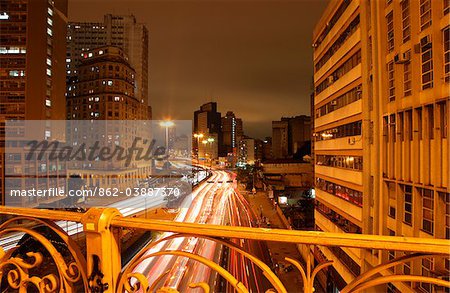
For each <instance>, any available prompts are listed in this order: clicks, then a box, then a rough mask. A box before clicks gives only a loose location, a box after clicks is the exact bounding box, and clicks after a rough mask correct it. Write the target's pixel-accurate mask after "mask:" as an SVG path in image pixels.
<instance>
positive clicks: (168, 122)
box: [159, 120, 175, 154]
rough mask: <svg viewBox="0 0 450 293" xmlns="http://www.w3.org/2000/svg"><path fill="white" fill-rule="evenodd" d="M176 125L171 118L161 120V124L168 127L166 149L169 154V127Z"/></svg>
mask: <svg viewBox="0 0 450 293" xmlns="http://www.w3.org/2000/svg"><path fill="white" fill-rule="evenodd" d="M174 125H175V123H174V122H173V121H170V120H164V121H161V122H159V126H161V127H165V128H166V151H167V154H169V127H172V126H174Z"/></svg>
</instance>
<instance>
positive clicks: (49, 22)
mask: <svg viewBox="0 0 450 293" xmlns="http://www.w3.org/2000/svg"><path fill="white" fill-rule="evenodd" d="M47 23H48V25H50V26H52V25H53V20H52V19H51V18H49V17H47Z"/></svg>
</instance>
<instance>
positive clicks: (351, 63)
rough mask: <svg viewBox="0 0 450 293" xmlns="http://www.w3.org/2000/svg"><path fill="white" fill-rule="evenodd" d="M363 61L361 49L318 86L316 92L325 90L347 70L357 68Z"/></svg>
mask: <svg viewBox="0 0 450 293" xmlns="http://www.w3.org/2000/svg"><path fill="white" fill-rule="evenodd" d="M360 63H361V50H358V52H356V53H355V54H353V56H352V57H350V58H349V59H348V60H347V61H345V62H344V64H342V65H341V66H339V67H338V68H337V69H336V70H335V71H333V73H332V74H331V75H330V76H328V77H327V78H326V79H325V80H324V81H322V82H321V83H320V84H319V85H318V86H316V94H319V93H321V92H323V91H324V90H325V89H326V88H328V87H329V86H331V85H332V84H333V83H334V82H336V81H337V80H338V79H339V78H341V77H343V76H344V75H345V74H346V73H347V72H349V71H350V70H352V69H353V68H355V67H356V66H357V65H359V64H360Z"/></svg>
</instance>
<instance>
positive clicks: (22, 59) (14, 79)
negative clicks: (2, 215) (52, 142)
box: [0, 0, 68, 202]
mask: <svg viewBox="0 0 450 293" xmlns="http://www.w3.org/2000/svg"><path fill="white" fill-rule="evenodd" d="M67 5H68V4H67V0H54V1H49V0H28V1H27V0H2V1H1V2H0V11H1V16H0V34H1V42H0V76H1V80H0V134H1V136H0V177H1V181H0V193H1V194H0V200H1V201H2V202H3V200H2V199H3V196H4V192H5V189H4V188H5V186H4V182H5V174H4V167H5V157H4V155H5V154H4V146H5V145H4V137H3V135H4V133H5V131H4V128H5V121H6V120H64V119H65V117H66V114H65V108H66V107H65V96H64V94H65V71H66V70H65V58H66V56H65V54H66V42H65V39H66V31H67ZM43 125H44V124H43ZM41 133H42V135H41V137H42V139H57V140H63V139H64V130H63V129H48V128H45V129H42V131H41ZM34 135H37V134H36V133H34ZM52 175H54V174H52Z"/></svg>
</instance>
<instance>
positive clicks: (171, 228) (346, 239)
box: [0, 207, 450, 254]
mask: <svg viewBox="0 0 450 293" xmlns="http://www.w3.org/2000/svg"><path fill="white" fill-rule="evenodd" d="M99 210H102V209H99ZM0 214H5V215H16V216H25V217H34V218H40V219H47V220H62V221H72V222H82V218H83V216H84V215H83V213H76V212H68V211H53V210H37V209H26V208H10V207H0ZM111 225H112V226H115V227H123V228H133V229H136V228H138V229H145V230H152V231H162V232H174V233H186V234H192V235H204V236H210V237H224V238H241V239H251V240H262V241H276V242H286V243H298V244H310V245H323V246H339V247H353V248H365V249H380V250H399V251H405V252H422V253H434V254H449V253H450V240H448V239H435V238H418V237H401V236H382V235H367V234H352V233H345V234H344V233H330V232H318V231H299V230H285V229H267V228H250V227H237V226H218V225H205V224H195V223H180V222H172V221H163V220H152V219H142V218H125V217H122V216H120V215H117V216H114V217H113V218H112V219H111Z"/></svg>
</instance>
